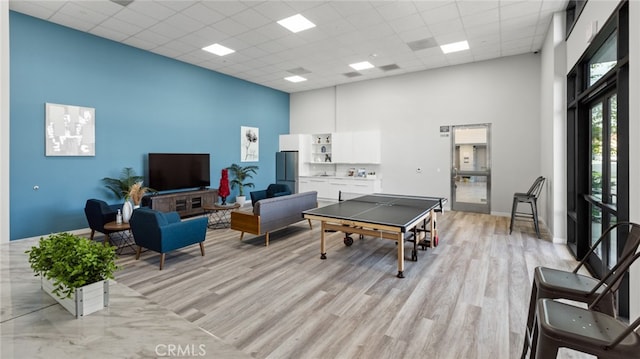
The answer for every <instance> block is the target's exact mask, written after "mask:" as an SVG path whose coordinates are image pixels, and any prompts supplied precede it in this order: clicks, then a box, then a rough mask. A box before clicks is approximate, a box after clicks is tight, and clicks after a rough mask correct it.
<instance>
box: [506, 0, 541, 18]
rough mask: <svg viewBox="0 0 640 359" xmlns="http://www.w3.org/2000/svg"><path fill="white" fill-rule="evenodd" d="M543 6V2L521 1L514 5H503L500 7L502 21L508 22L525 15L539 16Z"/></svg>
mask: <svg viewBox="0 0 640 359" xmlns="http://www.w3.org/2000/svg"><path fill="white" fill-rule="evenodd" d="M503 3H504V2H503ZM541 4H542V2H541V1H520V2H517V3H513V4H507V5H502V6H500V19H502V20H508V19H513V18H517V17H522V16H524V15H530V14H536V15H537V14H538V13H539V12H540V6H541Z"/></svg>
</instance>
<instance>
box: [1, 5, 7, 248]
mask: <svg viewBox="0 0 640 359" xmlns="http://www.w3.org/2000/svg"><path fill="white" fill-rule="evenodd" d="M4 242H9V2H8V1H0V243H4Z"/></svg>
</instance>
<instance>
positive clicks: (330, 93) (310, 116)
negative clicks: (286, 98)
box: [289, 87, 336, 134]
mask: <svg viewBox="0 0 640 359" xmlns="http://www.w3.org/2000/svg"><path fill="white" fill-rule="evenodd" d="M294 96H295V101H294V100H293V98H294ZM289 112H290V118H291V120H289V131H290V132H289V133H307V134H312V133H328V132H336V121H335V119H336V88H335V87H327V88H324V89H320V90H316V91H309V92H299V93H296V94H292V95H291V100H290V102H289ZM293 118H296V120H295V121H294V120H292V119H293Z"/></svg>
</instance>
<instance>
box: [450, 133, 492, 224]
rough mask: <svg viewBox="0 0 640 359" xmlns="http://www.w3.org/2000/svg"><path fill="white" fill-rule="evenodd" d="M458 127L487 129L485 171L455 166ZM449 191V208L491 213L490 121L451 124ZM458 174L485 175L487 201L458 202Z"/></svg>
mask: <svg viewBox="0 0 640 359" xmlns="http://www.w3.org/2000/svg"><path fill="white" fill-rule="evenodd" d="M460 128H485V129H486V131H487V138H486V145H487V170H486V171H460V170H459V169H457V168H456V166H455V165H456V129H460ZM449 168H450V176H449V178H450V192H451V210H453V211H464V212H476V213H487V214H490V213H491V124H490V123H478V124H467V125H452V126H451V159H450V166H449ZM458 176H482V177H486V178H487V181H486V186H487V201H486V203H465V202H458V201H457V199H456V186H457V185H456V178H457V177H458Z"/></svg>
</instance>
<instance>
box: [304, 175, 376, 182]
mask: <svg viewBox="0 0 640 359" xmlns="http://www.w3.org/2000/svg"><path fill="white" fill-rule="evenodd" d="M298 177H299V178H313V179H328V180H335V179H341V180H342V179H344V180H350V181H375V180H378V179H380V177H379V176H376V177H354V176H320V175H317V176H311V175H305V176H298Z"/></svg>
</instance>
